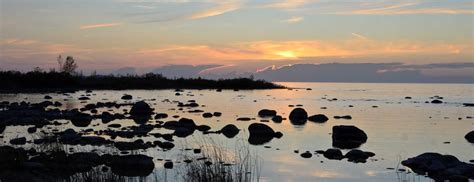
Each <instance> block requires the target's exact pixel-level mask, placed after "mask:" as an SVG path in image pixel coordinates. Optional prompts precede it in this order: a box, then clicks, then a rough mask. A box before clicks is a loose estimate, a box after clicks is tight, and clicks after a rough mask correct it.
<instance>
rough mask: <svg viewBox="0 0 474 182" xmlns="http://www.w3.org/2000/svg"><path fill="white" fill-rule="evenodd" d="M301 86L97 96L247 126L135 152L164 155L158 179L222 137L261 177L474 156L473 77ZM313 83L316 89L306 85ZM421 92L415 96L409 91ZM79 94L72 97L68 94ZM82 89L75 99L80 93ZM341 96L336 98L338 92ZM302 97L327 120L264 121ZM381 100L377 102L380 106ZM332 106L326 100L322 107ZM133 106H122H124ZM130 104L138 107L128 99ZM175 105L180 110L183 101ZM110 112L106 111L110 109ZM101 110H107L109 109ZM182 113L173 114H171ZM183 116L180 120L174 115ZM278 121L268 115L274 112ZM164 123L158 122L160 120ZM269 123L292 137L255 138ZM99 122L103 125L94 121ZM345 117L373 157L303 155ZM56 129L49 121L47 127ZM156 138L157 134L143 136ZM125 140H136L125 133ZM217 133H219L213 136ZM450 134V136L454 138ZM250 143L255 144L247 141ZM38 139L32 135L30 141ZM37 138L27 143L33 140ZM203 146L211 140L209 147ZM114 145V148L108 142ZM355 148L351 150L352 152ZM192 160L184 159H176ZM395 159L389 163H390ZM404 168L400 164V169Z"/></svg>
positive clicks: (301, 176)
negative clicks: (430, 156) (243, 150)
mask: <svg viewBox="0 0 474 182" xmlns="http://www.w3.org/2000/svg"><path fill="white" fill-rule="evenodd" d="M280 84H282V85H285V86H288V87H292V88H301V89H292V90H289V89H276V90H251V91H233V90H223V91H222V92H216V90H184V92H183V94H182V95H180V96H176V95H175V91H174V90H129V91H94V92H93V95H91V96H90V98H91V100H89V101H87V103H96V102H104V101H115V102H118V103H124V102H134V101H139V100H146V102H147V103H149V104H151V105H152V107H153V108H154V109H155V112H157V113H161V112H162V113H168V115H170V116H173V115H179V116H180V117H185V118H191V119H193V120H194V121H195V122H196V123H197V124H205V125H209V126H211V127H212V130H218V129H220V128H222V127H223V126H225V125H227V124H234V125H236V126H237V127H238V128H239V129H241V130H242V131H241V132H240V133H239V134H238V135H237V136H236V137H234V138H227V137H225V136H223V135H219V134H207V135H204V134H202V133H201V132H199V131H196V132H194V134H193V135H191V136H189V137H186V138H175V141H174V142H173V143H174V144H175V145H176V147H175V148H173V149H172V150H170V151H161V150H159V149H157V148H149V149H146V150H138V151H134V152H133V153H140V154H146V155H148V156H152V157H153V158H154V159H156V160H155V166H156V169H155V172H154V173H153V174H151V175H150V176H148V177H147V178H142V179H148V180H150V181H155V180H160V181H162V180H168V181H179V179H180V178H179V177H177V176H178V174H177V173H176V172H175V171H173V170H166V169H164V168H163V167H162V166H163V162H162V161H159V160H157V159H170V160H173V161H175V160H178V159H179V157H180V156H181V155H182V153H184V152H187V151H182V150H181V149H184V148H196V147H197V146H199V145H203V142H202V141H206V142H204V143H205V144H206V145H208V144H210V143H213V144H215V145H219V146H220V147H221V148H223V149H224V150H226V151H229V152H232V151H235V147H236V145H246V146H247V147H248V149H249V150H250V151H251V152H252V154H254V155H255V157H257V158H258V159H257V161H260V164H259V168H260V169H261V171H260V173H259V175H258V176H259V178H260V181H432V180H431V179H429V178H426V177H423V176H418V175H415V174H413V173H407V172H398V170H396V169H397V168H401V169H405V168H404V167H403V166H401V165H399V163H400V161H401V160H404V159H406V158H408V157H414V156H417V155H419V154H422V153H424V152H437V153H441V154H450V155H454V156H456V157H457V158H458V159H460V160H462V161H466V162H468V161H469V160H472V159H474V150H473V149H474V145H473V144H471V143H468V142H467V141H466V140H465V139H464V135H465V134H466V133H468V132H470V131H472V130H474V119H469V118H468V117H472V116H474V110H473V109H474V108H472V107H464V106H463V105H462V103H474V85H470V84H379V83H377V84H376V83H280ZM306 88H311V90H306ZM125 93H127V94H130V95H132V96H133V100H132V101H123V100H121V99H120V98H121V96H122V95H123V94H125ZM84 94H85V92H84V91H80V92H76V93H73V94H71V95H70V96H64V95H62V94H48V95H50V96H52V97H53V100H52V101H60V102H62V103H63V104H64V105H63V106H62V108H63V109H72V108H80V107H82V106H83V105H85V104H86V103H81V101H79V100H77V98H78V97H80V96H81V95H84ZM44 95H45V94H3V95H0V101H10V102H19V101H27V102H32V103H35V102H41V101H44V99H43V97H44ZM435 95H437V96H441V97H443V99H442V100H443V102H444V103H443V104H431V103H425V101H431V100H433V99H430V97H432V96H435ZM407 96H409V97H412V99H405V97H407ZM66 98H70V99H69V100H68V101H64V99H66ZM71 98H73V99H71ZM333 98H337V100H335V101H331V99H333ZM165 99H169V100H170V101H180V102H183V103H186V102H187V101H188V100H195V101H196V102H197V103H199V104H200V105H205V107H198V108H193V109H201V110H204V111H206V112H216V111H218V112H222V116H221V117H212V118H203V117H202V113H189V112H187V111H188V110H193V109H187V108H185V109H184V110H182V111H181V110H178V109H177V107H176V106H177V104H176V103H172V102H162V101H163V100H165ZM298 104H301V105H302V106H301V107H302V108H304V109H305V110H306V111H307V112H308V114H309V115H313V114H324V115H326V116H328V117H329V121H327V122H326V123H322V124H320V123H313V122H307V123H306V124H304V125H299V126H296V125H293V124H291V123H290V122H289V120H283V122H281V123H275V122H273V121H271V120H270V121H269V122H261V120H262V118H259V117H258V116H257V113H258V111H259V110H260V109H273V110H276V111H277V112H278V114H279V115H281V116H283V117H284V118H288V115H289V113H290V112H291V111H292V110H293V109H294V108H295V107H289V105H298ZM350 105H352V106H353V107H349V106H350ZM374 106H376V107H374ZM323 107H326V109H322V108H323ZM122 109H123V108H121V109H118V110H116V111H117V112H121V110H122ZM128 109H129V108H128ZM173 109H174V110H173ZM100 111H102V110H100ZM99 113H100V112H99ZM341 115H351V116H352V119H351V120H345V119H334V118H333V116H341ZM239 117H250V118H255V120H251V121H237V120H236V119H237V118H239ZM173 119H174V118H171V117H169V118H167V119H163V121H169V120H173ZM174 120H176V119H174ZM267 120H268V118H267ZM150 122H154V121H150ZM255 122H257V123H264V124H267V125H268V126H270V127H271V128H273V129H274V130H275V131H280V132H282V133H283V137H281V138H279V139H278V138H274V139H273V140H271V141H270V142H268V143H266V144H263V145H250V144H248V143H247V138H248V131H246V130H247V127H248V126H249V125H250V124H251V123H255ZM112 123H119V124H121V125H122V126H130V125H136V123H135V122H133V121H132V120H115V121H112V122H111V123H109V124H112ZM94 124H98V125H97V126H92V125H94ZM92 125H90V126H89V127H87V128H93V129H94V130H99V129H105V128H106V126H107V125H103V124H101V122H100V120H97V121H93V123H92ZM336 125H354V126H357V127H358V128H360V129H362V130H364V131H365V133H366V134H367V135H368V140H367V142H366V143H365V144H363V145H362V146H361V147H360V149H361V150H363V151H371V152H374V153H375V154H376V155H375V156H374V157H372V158H369V159H368V161H367V162H366V163H357V164H356V163H352V162H348V161H347V160H346V159H343V160H328V159H326V158H324V157H323V156H322V155H313V156H312V157H311V158H302V157H301V156H300V154H297V153H295V152H294V151H295V150H299V151H300V153H301V152H304V151H310V152H311V153H313V154H315V153H314V151H316V150H326V149H329V148H333V147H332V140H331V132H332V127H333V126H336ZM67 128H75V129H76V131H78V130H81V129H85V128H77V127H74V126H72V125H70V124H69V125H65V126H60V127H58V129H59V130H64V129H67ZM44 130H48V129H44ZM25 131H26V128H24V127H7V129H6V130H5V132H4V138H3V141H4V142H5V144H4V145H7V144H8V141H10V139H11V138H15V137H17V136H22V135H26V136H27V139H28V140H31V139H33V138H34V137H35V136H33V135H28V134H25V133H26V132H25ZM153 132H155V133H170V132H171V131H168V130H167V129H164V128H159V129H155V130H154V131H153ZM142 139H143V140H145V141H152V140H154V137H153V136H147V137H143V138H142ZM116 140H124V141H133V140H134V139H133V140H131V139H125V138H117V139H116ZM209 141H212V142H209ZM446 142H449V143H446ZM243 143H245V144H243ZM30 145H31V144H30ZM30 145H26V146H24V147H25V148H27V147H28V146H30ZM201 147H202V146H201ZM74 148H76V149H77V150H79V151H88V150H93V149H95V147H90V146H88V147H84V146H74ZM100 148H102V149H103V148H104V147H99V149H100ZM347 151H348V150H343V153H346V152H347ZM179 165H185V164H184V163H176V164H175V166H177V167H179ZM387 168H389V169H387ZM391 168H395V169H391Z"/></svg>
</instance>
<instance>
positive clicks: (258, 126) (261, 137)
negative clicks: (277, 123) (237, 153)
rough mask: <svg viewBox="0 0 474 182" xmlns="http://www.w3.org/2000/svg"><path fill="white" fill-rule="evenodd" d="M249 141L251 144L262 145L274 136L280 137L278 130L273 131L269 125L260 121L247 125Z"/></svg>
mask: <svg viewBox="0 0 474 182" xmlns="http://www.w3.org/2000/svg"><path fill="white" fill-rule="evenodd" d="M248 130H249V134H250V136H249V139H248V141H249V143H250V144H252V145H262V144H265V143H267V142H269V141H271V140H272V139H273V138H274V137H277V138H279V137H281V136H282V134H281V133H280V132H278V133H277V132H275V131H274V130H273V129H272V128H270V127H269V126H267V125H265V124H262V123H252V124H251V125H250V126H249V127H248Z"/></svg>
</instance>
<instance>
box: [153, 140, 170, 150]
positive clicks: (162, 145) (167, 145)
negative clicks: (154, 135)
mask: <svg viewBox="0 0 474 182" xmlns="http://www.w3.org/2000/svg"><path fill="white" fill-rule="evenodd" d="M157 145H158V147H160V148H162V149H164V150H170V149H172V148H174V144H173V143H171V142H158V143H157Z"/></svg>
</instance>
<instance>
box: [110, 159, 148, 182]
mask: <svg viewBox="0 0 474 182" xmlns="http://www.w3.org/2000/svg"><path fill="white" fill-rule="evenodd" d="M106 161H107V163H106V165H107V166H109V167H110V168H111V169H112V172H113V173H115V174H118V175H121V176H131V177H132V176H148V175H149V174H151V173H152V172H153V170H154V169H155V164H154V163H153V158H151V157H148V156H146V155H127V156H110V157H107V158H106Z"/></svg>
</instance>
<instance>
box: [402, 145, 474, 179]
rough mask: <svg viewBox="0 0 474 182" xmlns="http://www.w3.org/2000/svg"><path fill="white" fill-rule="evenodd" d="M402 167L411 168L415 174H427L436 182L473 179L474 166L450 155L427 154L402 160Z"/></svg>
mask: <svg viewBox="0 0 474 182" xmlns="http://www.w3.org/2000/svg"><path fill="white" fill-rule="evenodd" d="M402 165H404V166H407V167H409V168H411V169H412V170H413V171H414V172H415V173H417V174H420V175H425V174H427V175H428V176H429V177H431V178H433V179H434V180H436V181H444V180H450V179H460V178H462V179H465V178H471V179H472V178H474V164H468V163H465V162H461V161H459V160H458V159H457V158H456V157H454V156H452V155H442V154H438V153H429V152H428V153H424V154H421V155H418V156H416V157H413V158H409V159H407V160H404V161H402Z"/></svg>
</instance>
